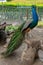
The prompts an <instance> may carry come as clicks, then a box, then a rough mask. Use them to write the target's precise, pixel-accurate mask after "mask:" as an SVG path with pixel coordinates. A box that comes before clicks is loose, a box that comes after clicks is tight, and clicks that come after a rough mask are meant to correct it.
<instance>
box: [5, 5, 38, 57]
mask: <svg viewBox="0 0 43 65" xmlns="http://www.w3.org/2000/svg"><path fill="white" fill-rule="evenodd" d="M32 18H33V21H32V22H31V23H30V24H29V25H28V26H27V27H26V28H25V29H23V27H24V25H25V23H26V21H24V23H23V24H21V25H20V26H19V27H18V29H17V30H16V31H15V33H13V35H12V37H11V39H10V42H9V44H8V46H7V49H6V51H5V52H4V56H5V57H8V56H9V55H11V54H12V53H13V51H15V50H16V49H18V48H19V47H20V45H21V44H22V41H23V40H24V38H25V34H26V32H29V31H30V30H32V29H33V28H34V27H35V26H36V25H37V24H38V15H37V12H36V6H32ZM22 29H23V30H22Z"/></svg>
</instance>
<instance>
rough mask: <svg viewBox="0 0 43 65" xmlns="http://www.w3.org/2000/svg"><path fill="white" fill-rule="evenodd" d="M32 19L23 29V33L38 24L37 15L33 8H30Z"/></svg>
mask: <svg viewBox="0 0 43 65" xmlns="http://www.w3.org/2000/svg"><path fill="white" fill-rule="evenodd" d="M32 19H33V21H32V22H31V23H30V24H29V25H28V26H27V28H25V29H24V31H26V30H27V29H28V28H30V29H33V28H34V27H35V26H36V25H37V23H38V15H37V12H36V7H35V6H32Z"/></svg>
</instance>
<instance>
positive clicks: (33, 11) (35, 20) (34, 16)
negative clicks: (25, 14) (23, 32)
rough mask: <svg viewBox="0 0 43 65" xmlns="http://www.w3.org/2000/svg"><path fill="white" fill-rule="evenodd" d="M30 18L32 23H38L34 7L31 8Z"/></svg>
mask: <svg viewBox="0 0 43 65" xmlns="http://www.w3.org/2000/svg"><path fill="white" fill-rule="evenodd" d="M32 18H33V21H34V22H38V15H37V12H36V7H32Z"/></svg>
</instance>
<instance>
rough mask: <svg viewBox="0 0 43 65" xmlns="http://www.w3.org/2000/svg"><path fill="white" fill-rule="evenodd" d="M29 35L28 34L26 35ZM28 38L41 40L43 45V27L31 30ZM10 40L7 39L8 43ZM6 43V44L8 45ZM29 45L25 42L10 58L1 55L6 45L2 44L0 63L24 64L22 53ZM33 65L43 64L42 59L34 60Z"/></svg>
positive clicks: (1, 64) (4, 64) (6, 64)
mask: <svg viewBox="0 0 43 65" xmlns="http://www.w3.org/2000/svg"><path fill="white" fill-rule="evenodd" d="M26 37H27V36H26ZM27 39H28V40H33V39H35V40H39V41H40V43H42V46H43V28H35V29H34V30H32V31H30V32H29V34H28V37H27ZM8 42H9V39H8V40H7V43H8ZM7 43H6V45H7ZM26 47H27V44H26V43H25V42H23V44H22V45H21V47H20V48H19V49H17V50H16V51H15V52H14V54H13V55H12V56H10V57H8V58H4V57H3V56H2V55H1V52H2V51H4V49H5V48H4V47H3V46H0V65H23V64H22V63H21V60H20V58H21V54H22V52H23V49H25V48H26ZM42 56H43V54H42ZM33 65H43V62H42V61H40V59H37V60H35V61H34V63H33Z"/></svg>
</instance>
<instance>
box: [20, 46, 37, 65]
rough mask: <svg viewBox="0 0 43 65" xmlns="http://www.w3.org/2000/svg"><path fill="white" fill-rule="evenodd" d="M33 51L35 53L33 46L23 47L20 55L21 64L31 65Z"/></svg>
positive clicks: (33, 55)
mask: <svg viewBox="0 0 43 65" xmlns="http://www.w3.org/2000/svg"><path fill="white" fill-rule="evenodd" d="M35 53H36V50H35V48H32V47H30V48H27V49H24V51H23V53H22V56H21V61H22V65H32V64H33V62H34V58H35Z"/></svg>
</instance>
